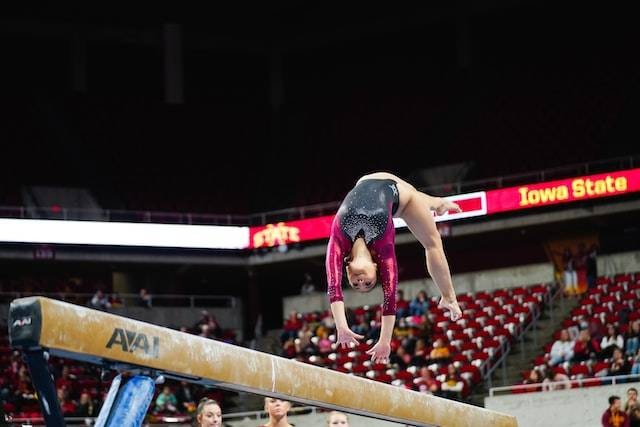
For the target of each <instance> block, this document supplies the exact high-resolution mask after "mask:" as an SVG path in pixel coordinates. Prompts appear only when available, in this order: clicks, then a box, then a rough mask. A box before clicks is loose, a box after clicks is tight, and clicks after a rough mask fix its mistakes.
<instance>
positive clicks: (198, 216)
mask: <svg viewBox="0 0 640 427" xmlns="http://www.w3.org/2000/svg"><path fill="white" fill-rule="evenodd" d="M638 166H640V155H633V156H625V157H617V158H613V159H606V160H600V161H594V162H588V163H577V164H572V165H567V166H562V167H557V168H551V169H544V170H539V171H535V172H527V173H520V174H514V175H505V176H499V177H493V178H487V179H480V180H474V181H459V182H452V183H445V184H438V185H432V186H427V187H421V188H420V190H422V191H425V192H427V193H430V194H434V195H437V196H447V195H452V194H461V193H468V192H473V191H480V190H491V189H497V188H503V187H509V186H514V185H519V184H530V183H536V182H543V181H548V180H554V179H561V178H568V177H571V176H580V175H588V174H593V173H599V172H607V171H612V170H622V169H631V168H635V167H638ZM339 203H340V202H339V201H333V202H327V203H319V204H314V205H307V206H299V207H292V208H286V209H279V210H273V211H269V212H261V213H256V214H251V215H238V214H226V215H225V214H214V213H211V214H209V213H186V212H161V211H134V210H117V209H104V210H95V209H73V208H63V207H53V208H49V207H25V206H0V218H2V217H3V218H42V219H62V220H83V219H91V220H101V221H123V222H154V223H166V224H194V225H197V224H199V225H236V226H247V225H256V226H260V225H266V224H270V223H273V222H276V221H293V220H299V219H305V218H311V217H316V216H323V215H331V214H333V213H335V211H336V209H337V207H338V206H339Z"/></svg>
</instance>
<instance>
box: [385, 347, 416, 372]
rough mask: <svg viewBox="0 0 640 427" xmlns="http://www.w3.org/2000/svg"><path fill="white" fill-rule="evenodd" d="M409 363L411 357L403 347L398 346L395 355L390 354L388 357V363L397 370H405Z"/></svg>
mask: <svg viewBox="0 0 640 427" xmlns="http://www.w3.org/2000/svg"><path fill="white" fill-rule="evenodd" d="M409 362H411V355H410V354H408V353H407V350H405V348H404V347H403V346H399V347H398V349H397V350H396V352H395V353H391V356H390V357H389V363H390V364H391V365H395V366H397V367H398V369H399V370H403V369H407V366H409Z"/></svg>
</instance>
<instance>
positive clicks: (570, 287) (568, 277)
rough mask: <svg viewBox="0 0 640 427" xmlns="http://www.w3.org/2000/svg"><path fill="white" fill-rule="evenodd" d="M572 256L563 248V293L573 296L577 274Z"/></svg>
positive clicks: (576, 286) (569, 250)
mask: <svg viewBox="0 0 640 427" xmlns="http://www.w3.org/2000/svg"><path fill="white" fill-rule="evenodd" d="M574 261H575V260H574V256H573V253H572V252H571V249H570V248H568V247H567V248H564V251H563V252H562V268H563V275H564V291H565V293H566V294H568V295H574V294H575V293H576V292H577V290H578V273H577V272H576V270H575V268H574Z"/></svg>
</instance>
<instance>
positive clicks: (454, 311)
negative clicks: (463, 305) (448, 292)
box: [438, 297, 462, 322]
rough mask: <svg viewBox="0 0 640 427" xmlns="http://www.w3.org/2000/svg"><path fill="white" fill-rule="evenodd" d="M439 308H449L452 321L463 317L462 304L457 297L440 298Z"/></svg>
mask: <svg viewBox="0 0 640 427" xmlns="http://www.w3.org/2000/svg"><path fill="white" fill-rule="evenodd" d="M438 308H443V309H445V310H449V311H450V312H451V321H452V322H455V321H456V320H458V319H460V318H461V317H462V310H460V306H459V305H458V301H457V300H456V299H453V300H449V299H445V298H444V297H443V298H440V302H439V303H438Z"/></svg>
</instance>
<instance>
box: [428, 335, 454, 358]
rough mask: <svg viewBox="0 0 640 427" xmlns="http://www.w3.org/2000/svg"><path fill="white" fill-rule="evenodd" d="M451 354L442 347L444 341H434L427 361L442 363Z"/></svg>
mask: <svg viewBox="0 0 640 427" xmlns="http://www.w3.org/2000/svg"><path fill="white" fill-rule="evenodd" d="M449 357H451V354H450V353H449V348H448V347H446V346H445V345H444V341H443V340H442V338H438V339H436V341H435V342H434V343H433V349H432V350H431V353H430V354H429V359H431V360H432V361H442V360H445V359H449Z"/></svg>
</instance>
